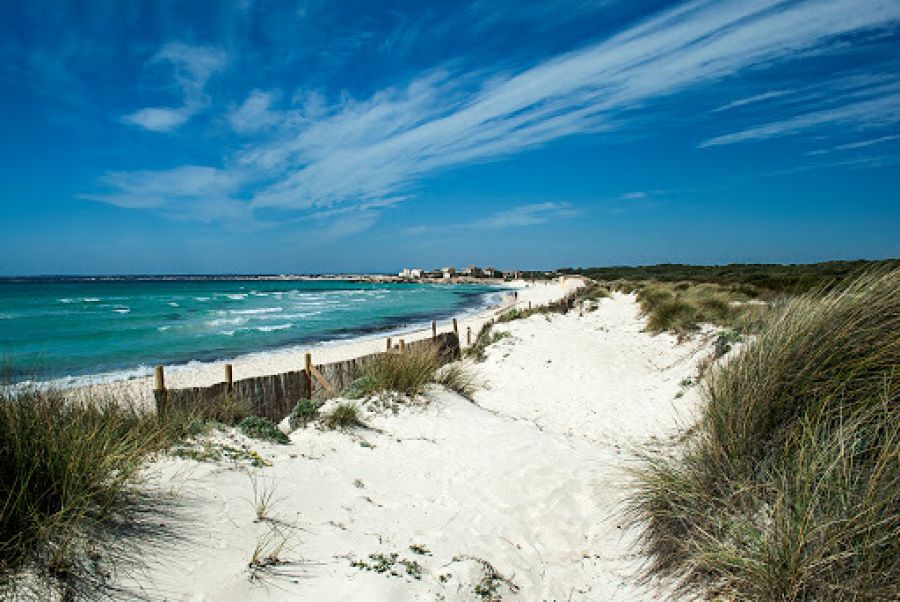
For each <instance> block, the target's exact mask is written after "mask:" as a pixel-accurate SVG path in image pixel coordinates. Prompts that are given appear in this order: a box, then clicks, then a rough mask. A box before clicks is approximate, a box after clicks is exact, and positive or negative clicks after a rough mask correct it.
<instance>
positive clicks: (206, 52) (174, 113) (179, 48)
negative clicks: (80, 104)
mask: <svg viewBox="0 0 900 602" xmlns="http://www.w3.org/2000/svg"><path fill="white" fill-rule="evenodd" d="M225 63H226V55H225V53H224V52H223V51H222V50H219V49H216V48H209V47H206V46H190V45H187V44H182V43H175V42H173V43H169V44H166V45H165V46H163V47H162V48H160V50H159V51H158V52H157V53H156V54H155V55H154V56H153V58H151V59H150V61H149V62H148V65H150V66H158V65H160V64H167V65H169V66H171V68H172V70H173V78H174V82H175V85H176V86H177V87H178V88H179V89H180V91H181V94H182V105H181V106H180V107H145V108H143V109H139V110H137V111H135V112H134V113H130V114H128V115H125V116H124V117H122V121H123V122H125V123H128V124H131V125H136V126H139V127H142V128H144V129H147V130H151V131H154V132H169V131H172V130H174V129H176V128H178V127H179V126H181V125H182V124H184V123H185V122H186V121H187V120H188V119H190V118H191V116H192V115H194V113H196V112H197V111H199V110H201V109H203V108H205V107H206V106H208V105H209V97H208V96H207V95H206V93H205V91H204V88H205V87H206V82H207V81H209V78H210V77H212V75H213V74H214V73H216V72H217V71H220V70H221V69H223V68H224V66H225Z"/></svg>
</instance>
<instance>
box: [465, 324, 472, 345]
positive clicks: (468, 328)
mask: <svg viewBox="0 0 900 602" xmlns="http://www.w3.org/2000/svg"><path fill="white" fill-rule="evenodd" d="M466 346H467V347H471V346H472V327H471V326H466Z"/></svg>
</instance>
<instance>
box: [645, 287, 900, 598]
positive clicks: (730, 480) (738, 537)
mask: <svg viewBox="0 0 900 602" xmlns="http://www.w3.org/2000/svg"><path fill="white" fill-rule="evenodd" d="M898 333H900V270H897V269H894V270H893V271H886V272H885V271H882V272H877V273H872V274H868V275H865V276H863V277H861V278H860V279H858V280H855V281H853V282H852V283H850V284H845V285H844V286H841V287H837V288H833V289H832V290H831V291H830V292H828V293H827V294H808V295H806V296H803V297H800V298H795V299H793V300H791V301H789V302H787V303H785V304H784V305H782V306H780V307H779V308H778V309H777V310H776V311H774V312H773V313H772V314H771V315H770V316H769V318H768V320H767V322H766V324H765V326H764V328H763V330H762V331H761V333H760V334H759V335H758V336H757V337H755V338H754V339H751V340H749V341H748V342H746V343H745V345H744V347H743V349H742V350H741V352H740V353H739V354H738V355H737V356H736V357H734V358H733V359H732V360H731V361H730V362H728V363H727V364H725V365H724V366H722V367H720V368H717V369H716V370H715V371H714V372H712V373H711V374H710V375H709V376H708V378H707V381H706V384H705V389H704V406H703V408H702V412H701V417H700V419H699V422H698V423H697V425H696V426H695V427H693V428H692V429H690V430H689V431H688V433H687V434H686V435H685V436H684V437H683V438H682V439H680V440H679V441H678V442H677V443H676V444H675V446H674V447H672V448H668V447H663V448H651V449H647V450H645V451H644V452H642V453H641V464H640V468H639V469H637V471H636V473H635V477H636V488H635V491H634V493H633V495H632V497H631V501H630V514H631V516H632V518H633V519H634V520H635V521H636V522H637V523H639V524H640V525H642V526H643V543H644V550H645V552H647V553H648V554H649V555H650V563H649V565H648V573H647V576H648V577H649V578H663V579H671V580H674V582H675V584H676V585H677V586H678V588H679V589H680V590H681V591H682V592H683V593H685V594H691V595H692V596H696V595H699V596H704V597H710V598H714V597H721V598H727V599H735V600H773V601H774V600H779V601H781V600H888V599H895V598H896V594H897V592H898V591H900V378H898V376H900V372H898V370H900V336H898Z"/></svg>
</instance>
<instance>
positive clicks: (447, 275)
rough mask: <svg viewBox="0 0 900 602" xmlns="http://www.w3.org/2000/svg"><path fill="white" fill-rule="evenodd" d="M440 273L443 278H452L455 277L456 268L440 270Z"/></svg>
mask: <svg viewBox="0 0 900 602" xmlns="http://www.w3.org/2000/svg"><path fill="white" fill-rule="evenodd" d="M441 273H442V274H443V276H444V278H452V277H454V276H456V268H452V267H447V268H441Z"/></svg>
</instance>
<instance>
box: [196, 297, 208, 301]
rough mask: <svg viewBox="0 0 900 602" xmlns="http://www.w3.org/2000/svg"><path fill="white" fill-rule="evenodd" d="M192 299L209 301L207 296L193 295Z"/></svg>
mask: <svg viewBox="0 0 900 602" xmlns="http://www.w3.org/2000/svg"><path fill="white" fill-rule="evenodd" d="M194 301H209V297H194Z"/></svg>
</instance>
